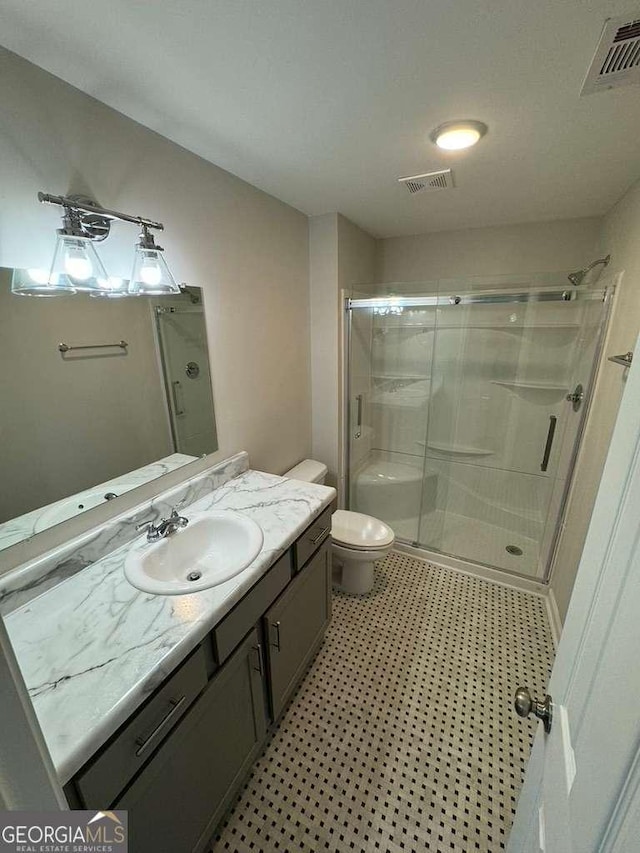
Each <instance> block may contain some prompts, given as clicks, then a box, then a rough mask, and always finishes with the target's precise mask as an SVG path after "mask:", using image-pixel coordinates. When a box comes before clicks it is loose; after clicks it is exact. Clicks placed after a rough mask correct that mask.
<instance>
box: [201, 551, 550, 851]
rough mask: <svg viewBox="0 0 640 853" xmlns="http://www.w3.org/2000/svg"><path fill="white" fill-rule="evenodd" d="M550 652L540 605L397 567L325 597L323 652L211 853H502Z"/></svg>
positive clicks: (417, 567) (449, 575)
mask: <svg viewBox="0 0 640 853" xmlns="http://www.w3.org/2000/svg"><path fill="white" fill-rule="evenodd" d="M552 654H553V646H552V641H551V636H550V633H549V628H548V623H547V618H546V613H545V609H544V604H543V602H542V600H541V599H540V598H537V597H535V596H532V595H528V594H526V593H523V592H518V591H516V590H513V589H508V588H506V587H500V586H497V585H494V584H491V583H489V582H487V581H483V580H480V579H478V578H473V577H469V576H466V575H462V574H459V573H456V572H454V571H449V570H446V569H440V568H436V567H434V566H431V565H429V564H428V563H425V562H423V561H421V560H417V559H414V558H413V557H410V556H407V555H405V554H399V553H392V554H390V555H389V556H388V557H387V559H386V560H384V561H383V562H381V563H380V564H378V567H377V578H376V584H375V587H374V590H373V592H372V594H371V595H370V596H369V597H368V598H364V599H359V598H355V597H351V596H348V595H344V594H341V593H335V594H334V612H333V621H332V624H331V627H330V630H329V632H328V634H327V637H326V639H325V642H324V645H323V647H322V649H321V650H320V652H319V654H318V655H317V657H316V659H315V661H314V663H313V664H312V667H311V669H310V671H309V673H308V675H307V677H306V679H305V680H304V681H303V683H302V685H301V687H300V688H299V690H298V692H297V694H296V696H295V697H294V699H293V702H292V703H291V705H290V706H289V708H288V710H287V712H286V713H285V715H284V717H283V719H282V721H281V722H280V724H279V726H278V728H277V729H276V731H275V733H274V735H273V737H272V739H271V740H270V742H269V744H268V745H267V748H266V750H265V752H264V754H263V755H262V757H261V758H260V759H259V760H258V762H257V763H256V765H255V767H254V769H253V772H252V775H251V777H250V779H249V781H248V783H247V785H246V786H245V788H244V790H243V792H242V793H241V795H240V796H239V799H238V801H237V802H236V804H235V806H234V807H233V809H232V811H231V812H230V814H229V815H228V818H227V820H226V822H225V823H224V824H223V825H222V827H221V828H220V833H219V835H218V836H217V839H216V841H215V843H214V846H213V848H212V849H213V850H214V851H215V853H220V851H238V853H245V851H275V850H281V851H287V853H289V851H298V850H302V851H316V850H330V851H343V850H345V851H350V850H353V851H384V853H396V851H398V853H399V851H405V853H406V851H423V850H429V851H461V853H462V851H464V853H468V851H487V853H495V851H500V850H502V849H504V847H505V845H506V840H507V838H508V833H509V828H510V826H511V822H512V819H513V812H514V809H515V805H516V800H517V795H518V792H519V789H520V786H521V784H522V779H523V775H524V769H525V763H526V760H527V757H528V755H529V750H530V748H531V742H532V739H533V734H534V731H535V729H534V725H533V724H532V723H530V722H528V721H524V720H520V719H518V718H517V717H516V716H515V714H514V712H513V711H512V709H511V708H512V706H511V699H512V697H513V694H514V692H515V689H516V687H517V686H518V685H519V684H526V685H528V686H529V687H530V688H531V690H532V692H534V693H536V694H543V693H544V688H545V685H546V682H547V678H548V674H549V671H550V667H551V662H552Z"/></svg>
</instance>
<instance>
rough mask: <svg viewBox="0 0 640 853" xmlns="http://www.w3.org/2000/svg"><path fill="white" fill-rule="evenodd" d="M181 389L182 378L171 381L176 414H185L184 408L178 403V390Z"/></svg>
mask: <svg viewBox="0 0 640 853" xmlns="http://www.w3.org/2000/svg"><path fill="white" fill-rule="evenodd" d="M179 389H180V380H179V379H176V380H175V381H174V382H172V383H171V394H172V396H173V411H174V412H175V414H176V415H184V409H183V408H181V407H180V403H178V391H179Z"/></svg>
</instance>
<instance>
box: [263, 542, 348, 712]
mask: <svg viewBox="0 0 640 853" xmlns="http://www.w3.org/2000/svg"><path fill="white" fill-rule="evenodd" d="M330 618H331V539H325V541H324V544H323V545H322V546H321V547H320V548H319V549H318V550H317V551H316V553H315V555H314V556H313V557H312V558H311V559H310V560H309V562H308V563H307V564H306V565H305V566H304V567H303V568H302V569H301V570H300V571H299V572H298V574H296V576H295V577H294V579H293V580H292V581H291V583H290V584H289V585H288V587H287V588H286V589H285V591H284V592H283V593H282V595H281V596H280V598H278V600H277V601H276V602H275V603H274V604H273V605H272V606H271V607H270V608H269V610H268V611H267V612H266V614H265V616H264V626H265V636H266V638H267V650H268V651H267V658H268V667H269V688H270V701H271V713H272V716H273V719H274V720H277V719H278V717H279V716H280V714H281V713H282V711H283V709H284V708H285V706H286V704H287V702H288V701H289V699H290V698H291V694H292V693H293V691H294V690H295V688H296V686H297V684H298V682H299V681H300V679H301V677H302V675H303V673H304V671H305V669H306V668H307V666H308V664H309V662H310V661H311V659H312V658H313V656H314V655H315V653H316V652H317V651H318V648H319V646H320V643H321V642H322V638H323V637H324V633H325V631H326V629H327V625H328V624H329V620H330Z"/></svg>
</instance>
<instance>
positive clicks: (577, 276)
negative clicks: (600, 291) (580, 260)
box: [567, 255, 611, 287]
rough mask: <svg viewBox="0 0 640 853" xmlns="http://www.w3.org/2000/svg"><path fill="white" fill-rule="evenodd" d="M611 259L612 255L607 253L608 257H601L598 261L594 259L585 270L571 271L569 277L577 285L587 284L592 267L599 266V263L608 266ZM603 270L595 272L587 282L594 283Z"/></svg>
mask: <svg viewBox="0 0 640 853" xmlns="http://www.w3.org/2000/svg"><path fill="white" fill-rule="evenodd" d="M610 260H611V255H607V257H606V258H599V259H598V260H597V261H593V263H591V264H589V266H588V267H585V268H584V269H583V270H576V271H575V272H572V273H569V275H568V276H567V278H568V279H569V281H570V282H571V284H573V285H574V286H575V287H578V285H579V284H585V279H587V277H588V275H589V273H590V272H591V270H592V269H594V268H595V267H597V266H598V265H599V264H602V267H603V268H604V267H606V266H607V264H608V263H609V261H610ZM601 272H602V270H598V272H597V273H594V274H593V275H592V276H590V277H589V280H588V281H587V282H586V283H587V284H594V283H595V282H596V281H597V280H598V278H599V277H600V274H601Z"/></svg>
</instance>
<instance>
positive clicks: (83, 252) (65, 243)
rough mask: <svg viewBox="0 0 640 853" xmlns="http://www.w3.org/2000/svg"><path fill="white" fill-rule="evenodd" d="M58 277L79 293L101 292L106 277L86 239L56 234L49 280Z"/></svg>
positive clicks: (89, 242) (100, 262) (90, 243)
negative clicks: (56, 239)
mask: <svg viewBox="0 0 640 853" xmlns="http://www.w3.org/2000/svg"><path fill="white" fill-rule="evenodd" d="M54 276H57V277H58V281H59V282H66V283H68V284H69V285H71V287H73V289H74V290H76V291H78V292H81V293H84V292H86V293H93V292H94V291H99V290H102V288H103V285H104V282H105V281H107V279H108V276H107V272H106V270H105V268H104V267H103V266H102V261H101V260H100V258H99V257H98V255H97V253H96V250H95V249H94V247H93V244H92V242H91V240H90V239H89V238H88V237H74V236H71V235H69V234H60V233H59V234H58V242H57V244H56V251H55V254H54V256H53V263H52V264H51V271H50V274H49V277H50V278H53V277H54Z"/></svg>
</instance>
